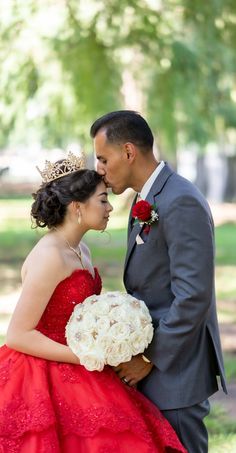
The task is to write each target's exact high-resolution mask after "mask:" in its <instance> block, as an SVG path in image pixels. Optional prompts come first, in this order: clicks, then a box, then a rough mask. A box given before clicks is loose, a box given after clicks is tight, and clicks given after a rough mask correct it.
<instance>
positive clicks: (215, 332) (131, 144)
mask: <svg viewBox="0 0 236 453" xmlns="http://www.w3.org/2000/svg"><path fill="white" fill-rule="evenodd" d="M90 132H91V136H92V137H93V139H94V147H95V152H96V156H97V160H98V166H97V168H98V172H99V173H100V174H102V175H104V180H105V182H106V183H107V185H108V186H109V187H111V188H112V191H113V193H115V194H117V195H118V194H121V193H122V192H124V190H125V189H127V188H128V187H131V188H133V189H134V190H135V191H136V192H138V193H139V194H140V197H141V199H145V200H146V201H147V202H149V203H150V204H151V205H154V206H156V211H157V213H158V216H159V218H158V220H157V219H155V221H153V223H151V225H150V228H149V232H145V225H143V226H140V225H139V224H136V223H134V222H133V220H134V219H133V218H132V213H131V214H130V218H129V227H128V249H127V255H126V261H125V270H124V283H125V287H126V289H127V292H128V293H130V294H133V295H134V296H135V297H137V298H139V299H142V300H144V301H145V303H146V305H147V306H148V308H149V311H150V313H151V316H152V319H153V325H154V328H155V333H154V337H153V340H152V342H151V344H150V346H149V347H148V348H147V350H146V351H145V353H144V355H142V354H139V355H137V356H135V357H133V358H132V360H131V361H130V362H128V363H123V364H120V365H119V366H118V367H117V368H116V372H117V373H118V375H119V377H120V378H121V379H123V381H124V382H126V383H128V384H129V385H135V384H138V388H139V389H140V390H141V391H142V392H143V393H144V394H145V395H146V396H147V397H148V398H149V399H151V400H152V401H153V402H154V403H155V404H156V405H157V406H158V407H159V408H160V409H161V410H162V412H163V414H164V416H165V417H166V418H167V419H168V420H169V422H170V423H171V424H172V426H173V427H174V429H175V430H176V432H177V434H178V436H179V438H180V440H181V441H182V442H183V444H184V446H185V447H186V448H187V450H188V452H189V453H206V452H207V451H208V447H207V445H208V438H207V437H208V436H207V431H206V428H205V425H204V422H203V418H204V417H205V416H206V415H207V414H208V413H209V402H208V399H207V398H208V397H209V396H210V395H212V394H213V393H214V392H216V391H217V390H218V384H217V377H216V376H217V375H219V376H220V378H221V384H222V387H223V389H224V391H225V392H226V387H225V378H224V368H223V359H222V352H221V346H220V338H219V329H218V322H217V316H216V304H215V294H214V227H213V221H212V217H211V213H210V209H209V207H208V204H207V202H206V200H205V199H204V197H203V196H202V194H201V193H200V192H199V191H198V189H197V188H196V187H195V186H194V185H193V184H191V183H190V182H189V181H187V180H186V179H184V178H182V177H181V176H179V175H177V174H176V173H175V172H174V171H172V170H171V169H170V167H169V166H168V165H167V164H166V163H164V162H157V161H156V160H155V157H154V155H153V135H152V132H151V130H150V128H149V126H148V124H147V122H146V121H145V120H144V119H143V118H142V117H141V116H140V115H139V114H138V113H136V112H133V111H129V110H124V111H117V112H111V113H108V114H106V115H104V116H103V117H101V118H99V119H98V120H96V121H95V123H94V124H93V125H92V127H91V131H90ZM136 201H137V199H135V202H136ZM131 212H132V211H131Z"/></svg>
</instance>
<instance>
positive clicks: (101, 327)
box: [96, 316, 110, 334]
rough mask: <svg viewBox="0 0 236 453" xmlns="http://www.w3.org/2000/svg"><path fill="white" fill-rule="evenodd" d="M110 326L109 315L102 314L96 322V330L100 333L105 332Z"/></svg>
mask: <svg viewBox="0 0 236 453" xmlns="http://www.w3.org/2000/svg"><path fill="white" fill-rule="evenodd" d="M109 328H110V320H109V318H108V317H107V316H102V317H101V318H99V319H98V320H97V322H96V330H97V332H98V334H99V333H102V334H105V333H106V332H107V331H108V330H109Z"/></svg>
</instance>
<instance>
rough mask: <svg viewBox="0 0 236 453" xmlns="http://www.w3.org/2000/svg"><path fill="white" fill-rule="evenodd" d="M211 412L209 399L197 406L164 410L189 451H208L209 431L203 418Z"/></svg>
mask: <svg viewBox="0 0 236 453" xmlns="http://www.w3.org/2000/svg"><path fill="white" fill-rule="evenodd" d="M209 412H210V404H209V401H208V400H205V401H203V402H202V403H199V404H196V405H195V406H190V407H184V408H181V409H172V410H164V411H162V413H163V415H164V417H165V418H167V420H168V421H169V423H170V424H171V425H172V426H173V428H174V430H175V432H176V434H177V435H178V437H179V439H180V441H181V442H182V444H183V445H184V446H185V448H186V449H187V451H188V453H207V452H208V433H207V429H206V427H205V424H204V421H203V419H204V417H206V416H207V415H208V414H209Z"/></svg>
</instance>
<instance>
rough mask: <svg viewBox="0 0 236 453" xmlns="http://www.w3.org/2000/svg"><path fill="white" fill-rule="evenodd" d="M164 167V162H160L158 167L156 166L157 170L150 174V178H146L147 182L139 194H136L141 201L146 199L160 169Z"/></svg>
mask: <svg viewBox="0 0 236 453" xmlns="http://www.w3.org/2000/svg"><path fill="white" fill-rule="evenodd" d="M164 166H165V162H164V161H163V160H162V161H161V162H160V163H159V165H158V166H157V168H156V169H155V170H154V172H153V173H152V174H151V176H150V177H149V178H148V180H147V181H146V182H145V184H144V186H143V187H142V190H141V192H140V194H138V196H140V197H141V199H142V200H145V198H146V197H147V194H148V192H149V191H150V190H151V187H152V185H153V183H154V181H155V179H156V178H157V176H158V175H159V173H160V172H161V170H162V168H164Z"/></svg>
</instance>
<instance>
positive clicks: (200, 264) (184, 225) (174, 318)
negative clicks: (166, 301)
mask: <svg viewBox="0 0 236 453" xmlns="http://www.w3.org/2000/svg"><path fill="white" fill-rule="evenodd" d="M163 224H164V235H165V240H166V245H167V250H168V257H169V266H170V285H171V292H172V294H173V301H172V304H171V306H170V308H169V311H168V312H167V314H166V315H165V316H164V317H163V318H161V319H160V320H159V324H158V326H157V328H156V330H155V333H154V337H153V340H152V343H151V344H150V346H149V347H148V349H147V351H146V354H147V357H149V358H150V359H151V360H152V361H153V363H154V364H155V365H156V367H157V368H158V369H160V370H161V371H166V370H168V369H170V368H171V366H172V364H174V363H175V364H176V361H178V360H180V359H181V355H182V354H184V353H185V351H186V350H187V348H189V347H191V341H192V339H193V338H194V336H195V335H196V332H197V331H198V329H200V328H201V326H202V324H203V323H204V321H205V319H206V316H207V313H208V310H209V307H210V305H211V301H212V297H213V291H214V227H213V221H212V218H211V214H210V211H208V209H207V206H203V205H202V204H201V203H200V202H199V201H198V200H197V199H196V198H193V197H191V196H184V197H180V198H178V199H176V200H175V201H174V202H173V203H172V204H171V205H170V206H169V207H168V210H167V213H166V215H165V218H164V219H163ZM157 297H158V296H157Z"/></svg>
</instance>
